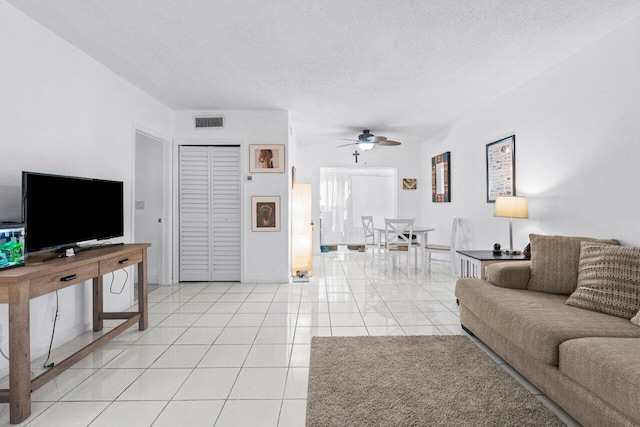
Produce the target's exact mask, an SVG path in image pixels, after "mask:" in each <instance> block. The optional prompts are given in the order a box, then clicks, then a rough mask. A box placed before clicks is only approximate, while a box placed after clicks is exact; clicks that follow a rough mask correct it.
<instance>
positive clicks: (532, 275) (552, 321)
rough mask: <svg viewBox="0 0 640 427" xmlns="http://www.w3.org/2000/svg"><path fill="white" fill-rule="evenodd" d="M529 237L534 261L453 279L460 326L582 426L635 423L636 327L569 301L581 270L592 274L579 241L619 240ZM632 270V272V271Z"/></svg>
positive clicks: (639, 397)
mask: <svg viewBox="0 0 640 427" xmlns="http://www.w3.org/2000/svg"><path fill="white" fill-rule="evenodd" d="M530 238H531V251H532V255H531V261H522V262H509V263H497V264H492V265H489V266H488V267H487V270H486V277H487V279H486V280H480V279H459V280H458V281H457V283H456V289H455V294H456V297H457V299H458V300H459V304H460V320H461V323H462V325H463V327H464V328H465V329H467V330H468V331H469V332H471V333H473V334H474V335H476V336H477V337H478V338H479V339H480V340H482V341H483V342H484V343H485V344H487V345H488V346H489V347H490V348H491V349H493V350H494V351H495V352H496V353H497V354H498V355H499V356H500V357H502V358H503V359H504V360H505V361H506V362H507V363H509V364H510V365H511V366H512V367H514V368H515V369H516V370H517V371H518V372H520V373H521V374H522V375H523V376H525V377H526V378H527V379H528V380H529V381H531V382H532V383H533V384H534V385H535V386H536V387H538V389H540V390H541V391H542V392H543V393H545V394H546V395H547V396H548V397H549V398H551V399H552V400H553V401H554V402H556V403H557V404H558V405H559V406H560V407H562V408H563V409H564V410H565V411H567V412H568V413H569V414H571V416H573V417H574V418H575V419H576V420H577V421H578V422H580V423H581V424H583V425H585V426H637V425H640V358H639V357H638V355H640V326H636V325H635V324H633V323H632V322H631V321H630V320H629V318H628V315H627V318H623V317H618V316H617V315H616V316H614V315H610V314H605V313H603V312H599V311H593V310H594V309H593V308H592V309H590V310H587V309H583V308H579V307H578V306H579V305H580V303H575V304H574V305H568V304H567V303H566V302H567V300H568V299H569V298H570V297H569V296H570V295H571V299H573V298H574V295H576V288H577V287H578V283H579V281H578V272H579V268H580V275H581V276H580V277H581V281H580V283H585V277H586V276H585V275H588V273H589V272H587V273H585V269H584V268H582V267H583V260H582V259H581V256H580V255H581V242H583V241H587V242H602V243H606V244H607V245H601V246H603V247H609V245H611V244H614V245H615V244H617V241H611V240H608V241H598V240H596V239H588V238H582V237H561V236H539V235H531V236H530ZM591 246H596V247H597V246H598V245H591ZM584 248H585V246H582V251H583V252H585V249H584ZM616 248H622V247H620V246H617V247H616ZM632 255H633V256H634V257H635V255H634V254H632ZM636 261H637V260H635V259H633V260H632V263H633V262H636ZM585 262H586V261H585ZM606 266H609V264H606ZM599 267H600V270H602V266H599ZM607 268H608V267H607ZM612 268H613V267H612ZM629 271H631V275H632V276H635V275H636V273H637V268H636V270H633V268H632V269H631V270H629ZM634 271H635V273H634ZM598 274H600V273H598ZM579 290H584V288H583V287H582V286H581V287H580V289H579ZM620 298H621V297H620V296H619V295H614V296H613V298H612V299H613V300H617V299H620ZM636 299H637V300H639V301H640V296H638V295H636ZM631 300H633V295H632V296H631ZM636 302H637V301H636ZM607 303H608V301H607ZM632 303H633V301H632ZM576 305H578V306H576ZM630 307H632V306H630ZM630 307H627V308H628V310H627V312H629V310H630V309H632V308H630ZM606 310H607V307H606V306H605V308H604V311H606Z"/></svg>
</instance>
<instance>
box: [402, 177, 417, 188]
mask: <svg viewBox="0 0 640 427" xmlns="http://www.w3.org/2000/svg"><path fill="white" fill-rule="evenodd" d="M417 188H418V180H417V179H416V178H402V189H403V190H416V189H417Z"/></svg>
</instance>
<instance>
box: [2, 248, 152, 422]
mask: <svg viewBox="0 0 640 427" xmlns="http://www.w3.org/2000/svg"><path fill="white" fill-rule="evenodd" d="M149 246H151V245H149V244H148V243H141V244H126V245H113V246H106V245H105V246H104V247H101V248H96V249H95V250H92V251H87V252H81V253H79V254H78V255H76V256H74V257H68V258H58V259H55V260H52V261H51V262H46V263H45V262H44V261H43V260H44V259H45V258H44V257H43V255H38V256H34V257H30V258H28V259H27V264H26V265H25V266H23V267H20V268H14V269H11V270H5V271H2V272H0V303H5V304H9V388H8V389H4V390H0V402H9V419H10V422H11V424H17V423H20V422H22V421H24V420H25V419H27V418H28V417H29V416H30V415H31V393H32V392H33V391H35V390H37V389H39V388H40V387H42V386H43V385H44V384H46V383H47V382H48V381H50V380H52V379H53V378H55V377H56V376H58V375H60V374H61V373H62V372H63V371H65V370H66V369H67V368H69V367H70V366H72V365H73V364H74V363H76V362H77V361H79V360H80V359H82V358H83V357H85V356H86V355H88V354H89V353H91V352H92V351H93V350H95V349H97V348H99V347H101V346H103V345H104V344H106V343H108V342H109V341H111V340H112V339H113V338H114V337H116V336H117V335H118V334H120V333H122V332H124V331H125V330H127V329H128V328H129V327H131V326H133V325H134V324H136V323H138V329H140V330H141V331H143V330H145V329H147V327H148V326H149V315H148V309H147V248H148V247H149ZM133 265H137V267H138V282H139V283H138V311H135V312H105V311H104V309H103V284H102V276H103V275H104V274H107V273H111V272H112V271H116V270H119V269H121V268H124V267H128V266H133ZM87 280H92V281H93V330H94V331H96V332H98V331H101V330H102V327H103V322H104V319H122V320H124V322H122V323H121V324H120V325H118V326H117V327H115V328H114V329H113V330H111V331H109V332H106V333H104V334H103V335H101V336H100V337H99V338H97V339H96V340H95V341H93V342H92V343H90V344H88V345H87V346H85V347H83V348H81V349H80V350H78V351H77V352H75V353H74V354H72V355H71V356H69V357H67V358H66V359H64V360H62V361H60V362H57V363H56V364H55V365H54V366H53V367H52V368H51V369H49V370H48V371H46V372H44V373H42V374H40V375H39V376H37V377H35V378H34V379H31V376H30V372H29V371H30V368H31V349H30V332H29V301H30V300H32V299H34V298H37V297H39V296H42V295H45V294H48V293H50V292H54V291H57V290H59V289H63V288H66V287H68V286H72V285H75V284H79V283H84V282H85V281H87Z"/></svg>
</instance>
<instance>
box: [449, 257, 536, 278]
mask: <svg viewBox="0 0 640 427" xmlns="http://www.w3.org/2000/svg"><path fill="white" fill-rule="evenodd" d="M456 252H457V253H459V254H460V277H471V278H476V279H484V278H485V277H486V276H485V268H486V267H487V265H489V264H494V263H496V262H509V261H528V260H530V259H531V258H530V257H528V256H524V255H522V254H520V255H508V254H505V253H504V252H503V253H502V254H501V255H494V254H493V251H456Z"/></svg>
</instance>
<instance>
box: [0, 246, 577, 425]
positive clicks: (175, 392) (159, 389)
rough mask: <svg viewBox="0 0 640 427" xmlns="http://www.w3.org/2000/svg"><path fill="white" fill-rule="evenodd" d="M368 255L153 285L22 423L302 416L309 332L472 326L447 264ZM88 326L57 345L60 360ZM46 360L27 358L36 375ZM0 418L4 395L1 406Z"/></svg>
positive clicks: (297, 420)
mask: <svg viewBox="0 0 640 427" xmlns="http://www.w3.org/2000/svg"><path fill="white" fill-rule="evenodd" d="M369 259H370V258H369ZM363 261H364V256H363V254H360V253H330V254H324V255H321V256H318V257H316V258H315V259H314V271H313V277H312V278H311V281H310V282H309V283H296V284H259V285H251V284H238V283H184V284H179V285H173V286H163V287H160V288H157V289H156V290H154V291H153V292H151V293H150V294H149V307H150V324H151V327H150V328H149V329H148V330H146V331H142V332H141V331H138V330H136V329H135V327H134V328H131V329H129V330H128V331H126V332H125V333H123V334H121V335H119V336H118V337H117V338H116V339H114V340H113V341H111V342H110V343H109V344H107V345H105V346H104V347H102V348H100V349H99V350H97V351H95V352H94V353H92V354H90V355H89V356H87V357H86V358H84V359H83V360H82V361H80V362H78V363H77V364H76V365H74V366H73V367H72V368H71V369H69V370H67V371H66V372H64V373H63V374H62V375H60V376H58V377H57V378H56V379H55V380H53V381H51V382H49V383H48V384H46V385H45V386H44V387H42V388H40V389H39V390H37V391H36V392H34V393H33V404H32V416H31V417H30V418H29V419H28V420H27V421H26V422H25V423H24V424H23V425H29V426H59V425H64V426H65V427H70V426H114V425H118V426H136V427H138V426H149V425H153V426H189V427H196V426H213V425H215V426H217V427H219V426H243V427H244V426H260V427H268V426H282V427H284V426H296V427H298V426H304V421H305V409H306V395H307V377H308V372H309V353H310V342H311V337H312V336H314V335H322V336H345V335H415V334H428V335H433V334H438V335H439V334H464V333H465V332H464V331H462V329H461V327H460V322H459V318H458V307H457V305H456V303H455V297H454V295H453V289H454V285H455V278H454V276H452V275H451V274H450V273H449V272H448V270H447V269H446V268H445V267H444V266H443V267H440V268H438V266H436V267H434V268H433V270H432V271H431V273H430V274H428V275H422V274H421V273H420V272H416V271H410V272H408V274H407V272H405V271H399V270H395V271H394V272H393V273H392V275H391V276H390V277H387V276H386V275H385V274H384V273H382V272H380V271H379V269H378V268H377V266H373V267H372V266H371V265H366V266H365V265H363ZM112 322H113V321H112ZM114 325H115V323H111V324H110V326H111V327H113V326H114ZM92 334H93V333H92V332H87V333H86V334H85V335H83V336H81V337H78V338H77V339H75V340H74V341H72V342H70V343H67V344H65V345H64V346H62V347H59V348H58V349H56V350H55V351H54V357H53V361H57V360H61V359H62V358H63V357H65V356H66V355H68V354H71V353H72V352H74V351H76V350H77V349H78V348H79V346H81V345H83V344H85V343H86V342H87V341H88V340H89V339H90V338H91V337H92ZM474 341H476V342H477V340H475V339H474ZM478 345H480V346H481V347H483V348H484V349H485V351H487V352H488V353H489V354H490V355H491V356H492V357H493V358H494V360H496V362H497V363H499V364H500V365H501V367H503V368H504V369H505V370H506V371H507V372H509V373H511V374H512V375H514V376H515V377H516V378H518V379H519V380H520V381H521V382H523V383H524V384H525V386H526V387H527V388H528V389H529V390H530V391H531V392H532V393H533V394H534V395H535V396H536V397H537V398H538V399H540V400H541V401H542V402H543V403H544V404H545V405H547V406H549V407H550V408H551V409H552V410H554V411H555V412H556V413H557V414H558V415H559V416H560V417H561V418H562V420H563V421H565V422H566V423H567V424H568V425H577V423H575V421H573V420H572V419H571V417H569V416H568V415H566V414H565V413H564V412H563V411H562V410H560V409H559V408H558V407H557V406H555V405H554V404H553V403H552V402H551V401H550V400H549V399H547V398H546V397H545V396H544V395H542V394H541V393H540V392H539V391H538V390H537V389H535V387H533V386H532V385H530V384H529V383H528V382H526V380H524V379H523V378H522V377H521V376H519V375H518V374H517V373H516V372H515V371H513V369H511V367H510V366H508V365H507V364H506V363H505V362H504V361H502V360H501V359H500V358H499V357H498V356H496V355H495V354H493V353H492V352H491V351H490V350H488V349H487V348H486V347H485V346H484V345H483V344H482V343H478ZM42 362H43V360H37V361H35V362H34V363H33V364H32V366H33V370H34V372H35V373H39V372H41V366H42ZM3 382H5V384H0V386H2V387H6V379H5V380H3ZM4 425H9V407H8V404H0V426H4Z"/></svg>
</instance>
